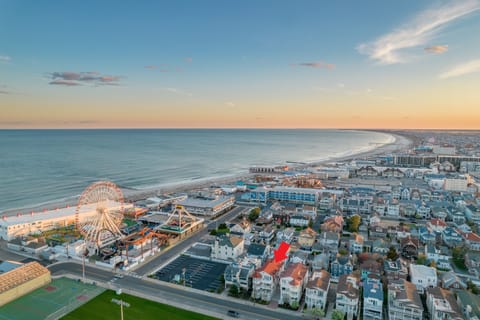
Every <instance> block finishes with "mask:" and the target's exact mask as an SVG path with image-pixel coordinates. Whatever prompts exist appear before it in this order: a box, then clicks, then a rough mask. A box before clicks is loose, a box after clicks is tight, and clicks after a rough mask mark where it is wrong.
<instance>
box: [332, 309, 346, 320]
mask: <svg viewBox="0 0 480 320" xmlns="http://www.w3.org/2000/svg"><path fill="white" fill-rule="evenodd" d="M343 317H344V314H343V312H342V311H340V310H337V309H335V310H333V312H332V320H343Z"/></svg>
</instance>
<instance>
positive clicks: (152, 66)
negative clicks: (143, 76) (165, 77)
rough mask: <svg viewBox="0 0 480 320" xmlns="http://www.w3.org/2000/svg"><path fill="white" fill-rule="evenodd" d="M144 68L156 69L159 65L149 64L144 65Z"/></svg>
mask: <svg viewBox="0 0 480 320" xmlns="http://www.w3.org/2000/svg"><path fill="white" fill-rule="evenodd" d="M144 68H145V69H158V68H159V66H154V65H150V66H145V67H144Z"/></svg>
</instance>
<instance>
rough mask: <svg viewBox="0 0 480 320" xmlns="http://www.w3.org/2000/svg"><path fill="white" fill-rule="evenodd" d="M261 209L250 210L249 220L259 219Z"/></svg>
mask: <svg viewBox="0 0 480 320" xmlns="http://www.w3.org/2000/svg"><path fill="white" fill-rule="evenodd" d="M260 211H261V210H260V208H253V209H252V210H250V213H249V214H248V220H250V221H251V222H254V221H255V220H257V219H258V217H259V216H260Z"/></svg>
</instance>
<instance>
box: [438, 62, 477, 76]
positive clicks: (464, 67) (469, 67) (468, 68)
mask: <svg viewBox="0 0 480 320" xmlns="http://www.w3.org/2000/svg"><path fill="white" fill-rule="evenodd" d="M474 72H480V59H477V60H472V61H469V62H466V63H462V64H459V65H457V66H454V67H453V68H451V69H450V70H448V71H446V72H444V73H442V74H440V75H439V76H438V77H439V78H440V79H448V78H453V77H459V76H463V75H465V74H469V73H474Z"/></svg>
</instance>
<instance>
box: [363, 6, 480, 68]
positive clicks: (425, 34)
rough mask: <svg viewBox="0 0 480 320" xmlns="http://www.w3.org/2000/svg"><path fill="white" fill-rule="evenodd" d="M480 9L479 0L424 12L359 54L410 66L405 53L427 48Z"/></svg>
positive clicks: (369, 44)
mask: <svg viewBox="0 0 480 320" xmlns="http://www.w3.org/2000/svg"><path fill="white" fill-rule="evenodd" d="M478 9H480V3H479V2H478V0H465V1H452V2H450V3H448V4H446V5H443V6H440V7H435V8H431V9H428V10H425V11H422V12H420V13H419V14H418V15H416V16H415V17H414V18H413V19H411V20H410V21H408V22H407V23H405V24H404V25H403V26H402V27H400V28H398V29H396V30H394V31H392V32H390V33H387V34H385V35H383V36H381V37H380V38H378V39H376V40H374V41H372V42H369V43H362V44H360V45H359V46H357V50H358V52H360V53H361V54H365V55H368V56H369V58H370V59H372V60H375V61H377V62H378V63H380V64H395V63H405V62H408V61H409V60H410V59H409V58H408V57H407V56H406V55H405V54H404V53H402V50H405V49H409V48H415V47H418V46H424V45H425V44H427V43H428V42H429V41H431V40H432V39H433V38H434V37H435V36H437V35H438V33H439V32H440V31H441V30H442V29H443V28H445V27H446V26H447V25H448V24H449V23H451V22H453V21H455V20H458V19H459V18H462V17H465V16H467V15H469V14H471V13H473V12H475V11H477V10H478Z"/></svg>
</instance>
